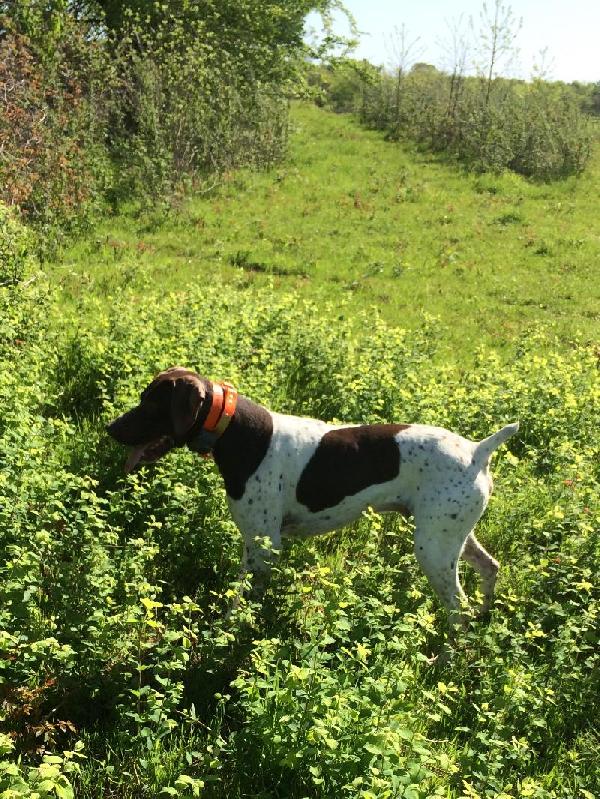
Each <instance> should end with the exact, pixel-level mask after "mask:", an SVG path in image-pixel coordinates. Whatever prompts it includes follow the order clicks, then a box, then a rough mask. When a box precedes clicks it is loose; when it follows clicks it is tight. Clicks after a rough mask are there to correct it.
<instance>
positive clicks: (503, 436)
mask: <svg viewBox="0 0 600 799" xmlns="http://www.w3.org/2000/svg"><path fill="white" fill-rule="evenodd" d="M518 429H519V423H518V422H514V424H507V425H506V427H503V428H502V430H498V432H497V433H494V435H492V436H489V437H488V438H484V439H483V441H480V442H479V443H477V444H475V449H474V450H473V462H474V463H475V464H477V465H478V466H479V467H480V468H483V467H484V466H485V465H486V464H487V462H488V461H489V459H490V456H491V454H492V452H494V451H495V450H497V449H498V447H499V446H500V445H501V444H504V442H505V441H506V440H507V439H509V438H510V437H511V436H514V434H515V433H516V432H517V430H518Z"/></svg>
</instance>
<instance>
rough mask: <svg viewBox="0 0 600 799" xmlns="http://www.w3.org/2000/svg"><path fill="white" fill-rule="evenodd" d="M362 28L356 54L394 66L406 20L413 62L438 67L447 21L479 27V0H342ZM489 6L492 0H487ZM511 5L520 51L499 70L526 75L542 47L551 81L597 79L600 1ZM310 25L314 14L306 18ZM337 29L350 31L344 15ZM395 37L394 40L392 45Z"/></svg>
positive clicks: (524, 0)
mask: <svg viewBox="0 0 600 799" xmlns="http://www.w3.org/2000/svg"><path fill="white" fill-rule="evenodd" d="M343 2H344V5H345V6H346V8H347V9H348V10H349V11H350V13H351V14H352V15H353V17H354V19H355V20H356V23H357V25H358V29H359V31H361V34H362V35H361V37H360V44H359V46H358V49H357V50H356V51H355V52H354V53H353V57H355V58H366V59H367V60H368V61H371V63H373V64H384V65H386V66H392V65H393V62H394V60H397V59H394V51H396V52H397V51H398V45H397V41H398V36H397V35H396V36H395V30H399V29H400V28H401V27H402V25H404V28H405V31H406V41H407V42H414V41H415V40H418V41H417V42H416V44H415V46H414V47H413V48H412V50H413V56H414V57H413V59H412V60H413V61H425V62H427V63H430V64H434V65H435V66H437V67H439V68H444V67H445V66H447V60H448V59H447V56H446V57H445V55H444V51H445V49H446V50H447V48H444V46H443V44H442V43H443V42H444V41H446V42H447V41H448V40H449V39H450V33H449V23H452V22H456V21H457V20H458V19H459V18H460V16H461V15H462V16H463V27H464V30H465V32H468V30H469V18H470V17H471V18H472V19H473V21H474V23H475V29H476V30H479V28H480V11H481V9H482V6H483V2H482V0H343ZM487 5H488V9H489V8H490V7H493V5H494V0H488V2H487ZM503 5H505V6H509V7H510V9H511V10H512V14H513V18H514V19H515V20H516V21H517V22H518V21H519V20H522V26H521V28H520V31H519V34H518V36H517V39H516V45H517V48H518V56H517V58H515V59H513V61H512V63H511V64H507V65H506V67H505V68H503V69H502V70H501V72H502V73H503V74H507V75H509V76H511V77H520V78H525V79H528V78H530V77H531V76H532V74H533V71H534V65H535V64H538V65H539V64H540V62H541V59H540V53H541V52H542V51H543V50H544V49H546V56H545V59H544V61H543V73H544V74H543V77H546V78H547V79H549V80H563V81H567V82H571V81H574V80H578V81H582V82H592V83H595V82H597V81H600V0H514V1H513V2H507V1H506V0H503ZM310 24H314V18H311V19H309V27H310ZM336 30H337V31H338V32H340V33H342V32H347V31H348V25H347V23H345V21H344V19H343V17H341V16H339V15H337V16H336ZM394 39H395V41H396V44H395V45H394Z"/></svg>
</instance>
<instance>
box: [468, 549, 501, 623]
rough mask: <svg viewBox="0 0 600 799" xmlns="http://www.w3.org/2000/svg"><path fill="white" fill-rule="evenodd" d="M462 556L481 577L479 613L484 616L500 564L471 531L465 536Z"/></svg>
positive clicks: (491, 599) (492, 593)
mask: <svg viewBox="0 0 600 799" xmlns="http://www.w3.org/2000/svg"><path fill="white" fill-rule="evenodd" d="M462 557H463V558H464V559H465V560H466V561H467V563H470V564H471V566H473V568H474V569H475V570H476V571H477V572H478V573H479V576H480V578H481V586H482V589H483V604H482V606H481V609H480V615H481V616H485V615H487V614H488V613H489V611H490V609H491V607H492V603H493V601H494V587H495V585H496V576H497V574H498V569H499V567H500V565H499V563H498V561H497V560H495V559H494V558H493V557H492V556H491V555H490V553H489V552H486V550H485V549H484V548H483V547H482V546H481V544H480V543H479V541H478V540H477V539H476V538H475V535H474V534H473V533H470V534H469V535H468V536H467V540H466V542H465V547H464V549H463V552H462Z"/></svg>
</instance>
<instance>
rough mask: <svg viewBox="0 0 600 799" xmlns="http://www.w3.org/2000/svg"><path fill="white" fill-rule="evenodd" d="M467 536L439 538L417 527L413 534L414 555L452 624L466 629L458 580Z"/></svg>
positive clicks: (436, 534)
mask: <svg viewBox="0 0 600 799" xmlns="http://www.w3.org/2000/svg"><path fill="white" fill-rule="evenodd" d="M463 542H464V535H462V534H461V533H460V532H459V531H458V530H455V531H453V534H449V533H448V532H447V531H446V532H445V533H444V536H443V537H440V535H439V534H438V532H437V531H432V530H431V529H429V528H427V527H422V526H420V525H419V524H417V526H416V528H415V533H414V544H415V556H416V558H417V560H418V562H419V565H420V566H421V568H422V569H423V571H424V573H425V575H426V576H427V579H428V580H429V583H430V584H431V587H432V588H433V590H434V591H435V593H436V594H437V595H438V597H439V599H440V601H441V602H442V604H443V605H444V607H445V608H446V610H447V611H448V613H449V615H450V622H451V624H452V625H459V626H463V627H464V626H465V623H466V622H465V618H464V615H463V613H462V612H461V609H462V608H463V607H464V605H465V604H466V603H467V598H466V596H465V593H464V591H463V589H462V587H461V584H460V580H459V577H458V561H459V558H460V554H461V551H462V548H463Z"/></svg>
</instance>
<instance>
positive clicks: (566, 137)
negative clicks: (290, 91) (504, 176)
mask: <svg viewBox="0 0 600 799" xmlns="http://www.w3.org/2000/svg"><path fill="white" fill-rule="evenodd" d="M336 85H337V84H336V82H335V80H332V81H331V84H330V86H329V91H330V94H329V96H330V99H331V103H332V105H333V107H334V108H335V107H336V105H337V104H338V99H337V95H336V94H335V86H336ZM345 86H346V87H349V84H347V83H346V84H345ZM353 91H354V101H353V102H350V100H349V99H348V98H347V97H345V99H344V109H343V110H348V108H349V107H350V106H354V108H355V109H356V110H357V112H358V114H359V118H360V119H361V121H362V122H363V123H364V124H366V125H369V126H371V127H374V128H376V129H379V130H384V131H385V132H386V135H387V136H388V138H390V139H399V138H401V137H406V138H408V139H411V140H413V141H415V142H417V143H418V144H419V145H421V146H424V147H426V148H427V149H429V150H431V151H433V152H444V153H447V154H448V155H450V156H452V157H455V158H457V159H458V160H459V161H460V162H462V163H464V164H465V165H466V166H467V167H468V168H470V169H473V170H476V171H480V172H484V171H496V172H498V171H502V170H503V169H512V170H514V171H515V172H518V173H520V174H523V175H526V176H527V177H531V178H535V179H540V180H553V179H558V178H564V177H567V176H568V175H577V174H580V173H581V172H582V171H583V169H584V168H585V165H586V163H587V162H588V160H589V157H590V154H591V144H592V127H591V124H590V121H589V119H588V118H587V117H586V116H585V115H584V114H583V112H582V111H581V109H580V102H579V98H578V96H577V94H576V93H575V92H574V91H572V90H571V89H570V88H569V87H568V86H565V85H564V84H556V85H554V84H550V83H546V82H544V81H539V80H538V81H535V82H534V83H532V84H525V83H523V82H520V81H509V80H506V79H504V78H496V79H495V80H494V81H493V82H492V84H491V86H490V91H489V94H488V92H487V90H486V86H485V85H484V84H483V83H482V82H481V81H480V80H479V79H478V78H464V77H462V76H450V75H446V74H445V73H443V72H439V71H438V70H436V69H434V68H431V69H427V70H423V69H417V70H413V71H412V72H410V73H408V74H404V73H400V74H399V75H397V76H396V77H393V76H390V75H389V74H385V73H384V74H382V75H381V76H380V77H379V79H378V80H373V79H372V76H369V79H368V80H367V79H363V78H361V81H360V88H359V87H353Z"/></svg>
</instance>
